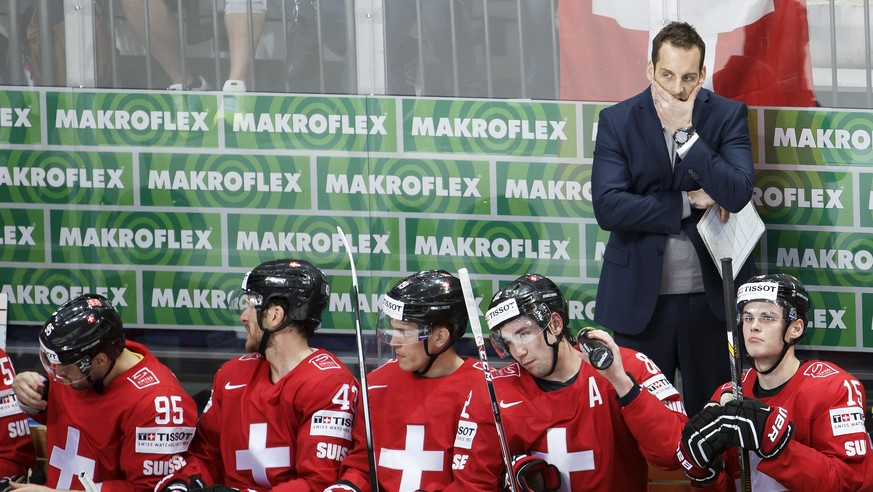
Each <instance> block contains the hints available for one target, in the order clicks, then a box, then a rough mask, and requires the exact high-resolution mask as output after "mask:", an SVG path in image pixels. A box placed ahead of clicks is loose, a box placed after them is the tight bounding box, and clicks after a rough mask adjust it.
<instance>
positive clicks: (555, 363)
mask: <svg viewBox="0 0 873 492" xmlns="http://www.w3.org/2000/svg"><path fill="white" fill-rule="evenodd" d="M551 326H552V324H551V323H549V326H547V327H546V329H545V330H543V340H545V341H546V345H547V346H548V347H550V348H551V349H552V369H551V370H549V372H547V373H545V374H543V375H542V376H540V377H546V376H551V375H552V373H553V372H555V369H557V368H558V349H559V348H560V347H561V340H563V339H564V330H561V332H560V333H558V334H557V335H555V343H549V337H548V335H546V332H548V333H551V330H549V328H550V327H551Z"/></svg>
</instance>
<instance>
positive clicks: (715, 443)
mask: <svg viewBox="0 0 873 492" xmlns="http://www.w3.org/2000/svg"><path fill="white" fill-rule="evenodd" d="M723 416H724V407H722V406H720V405H718V404H716V403H711V404H709V405H707V406H705V407H704V408H703V410H701V411H700V412H699V413H698V414H697V415H694V416H693V417H691V418H690V419H689V420H688V422H687V423H686V424H685V428H684V429H682V440H681V442H680V449H679V451H677V452H680V451H681V452H682V453H683V455H684V456H683V457H682V458H681V459H680V460H679V461H680V462H682V461H683V460H686V461H687V460H688V458H690V459H691V461H693V462H694V465H696V466H697V468H699V469H708V468H710V466H711V465H712V464H713V463H714V462H715V461H716V460H717V459H718V458H719V457H720V456H721V455H722V453H724V452H725V451H727V450H728V449H730V448H731V447H732V446H734V444H732V443H731V440H730V436H729V435H727V433H726V432H723V430H722V420H721V418H722V417H723ZM683 466H684V465H683ZM684 468H685V470H686V472H687V471H688V467H684Z"/></svg>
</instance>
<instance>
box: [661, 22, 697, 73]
mask: <svg viewBox="0 0 873 492" xmlns="http://www.w3.org/2000/svg"><path fill="white" fill-rule="evenodd" d="M664 43H670V44H672V45H673V46H675V47H677V48H682V49H683V50H690V49H691V48H694V47H695V46H696V47H697V49H699V50H700V67H698V71H700V70H703V59H704V57H705V56H706V44H705V43H704V42H703V38H701V37H700V34H697V31H696V30H695V29H694V26H692V25H691V24H689V23H687V22H678V21H673V22H671V23H669V24H667V25H666V26H664V28H663V29H661V31H660V32H659V33H658V34H656V35H655V39H653V40H652V65H654V66H657V65H658V52H659V51H661V46H663V45H664Z"/></svg>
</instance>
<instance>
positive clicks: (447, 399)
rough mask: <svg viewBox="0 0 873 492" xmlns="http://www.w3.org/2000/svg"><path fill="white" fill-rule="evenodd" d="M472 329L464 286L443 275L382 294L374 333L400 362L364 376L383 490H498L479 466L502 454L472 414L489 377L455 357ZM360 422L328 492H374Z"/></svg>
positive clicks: (410, 280) (431, 274)
mask: <svg viewBox="0 0 873 492" xmlns="http://www.w3.org/2000/svg"><path fill="white" fill-rule="evenodd" d="M467 322H468V318H467V312H466V310H465V308H464V295H463V291H462V290H461V283H460V280H458V279H457V278H456V277H455V276H453V275H451V274H450V273H448V272H446V271H443V270H430V271H425V272H419V273H415V274H413V275H410V276H408V277H406V278H404V279H403V280H401V281H400V282H398V283H397V284H396V285H395V286H394V287H393V288H392V289H391V290H390V291H389V292H388V293H387V294H385V296H384V300H383V302H382V307H381V311H380V314H379V319H378V323H377V325H378V328H377V332H378V336H379V339H380V340H381V341H382V342H384V343H387V344H389V345H390V346H391V348H392V349H393V350H394V353H395V358H394V359H392V360H390V361H389V362H387V363H386V364H384V365H383V366H381V367H379V368H378V369H376V370H374V371H372V372H370V373H369V375H368V376H367V385H368V387H369V393H368V396H369V402H370V412H371V421H372V428H373V443H374V448H375V462H376V463H377V474H376V475H377V477H378V481H379V487H380V489H381V490H383V491H389V490H390V491H401V490H402V491H413V490H427V491H437V490H440V491H452V490H457V491H468V490H469V491H476V490H480V491H494V490H496V485H495V483H496V479H495V478H494V477H493V475H491V474H489V472H488V471H487V470H486V469H484V467H485V465H486V464H487V462H483V461H482V460H481V459H480V458H481V457H482V456H483V455H484V454H488V453H491V454H495V453H496V456H497V459H498V460H499V457H500V454H499V452H500V451H499V448H497V447H495V446H497V443H496V442H494V441H493V440H488V439H485V438H484V437H482V432H479V431H480V428H478V426H477V424H476V423H475V422H473V421H472V420H471V416H470V414H469V412H468V407H469V405H470V403H471V400H472V398H473V395H474V393H477V392H484V391H485V378H484V374H483V373H482V370H481V367H480V364H479V363H478V361H475V360H473V359H466V358H461V357H459V356H458V354H457V352H456V351H455V342H456V341H457V340H458V339H459V338H461V337H462V336H463V335H464V332H465V331H466V330H467ZM363 422H364V420H363V418H359V419H358V420H357V422H356V424H355V437H356V439H355V447H354V450H353V452H352V454H351V455H349V457H348V458H347V459H346V461H345V462H343V465H342V474H341V478H342V479H343V480H342V482H341V483H339V484H336V485H334V486H333V487H331V488H329V489H327V490H329V491H331V492H333V491H349V490H357V491H365V492H370V482H369V469H368V460H367V447H366V439H365V435H364V423H363ZM491 427H492V429H491V431H492V432H493V425H492V426H491ZM488 446H491V447H492V449H487V447H488Z"/></svg>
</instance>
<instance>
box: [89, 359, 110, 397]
mask: <svg viewBox="0 0 873 492" xmlns="http://www.w3.org/2000/svg"><path fill="white" fill-rule="evenodd" d="M117 360H118V358H115V359H112V360H111V361H110V362H109V369H107V370H106V372H105V373H103V376H102V377H101V378H100V379H98V380H96V381H95V380H94V379H92V378H91V376H92V375H94V371H93V369H92V371H91V372H90V373H89V374H88V376H87V377H86V378H85V379H87V380H88V382H89V383H91V387H92V388H94V391H96V392H97V393H98V394H101V395H102V394H103V391H104V390H105V389H106V385H105V384H103V381H105V380H106V376H108V375H109V373H110V372H112V369H113V368H115V361H117Z"/></svg>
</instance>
